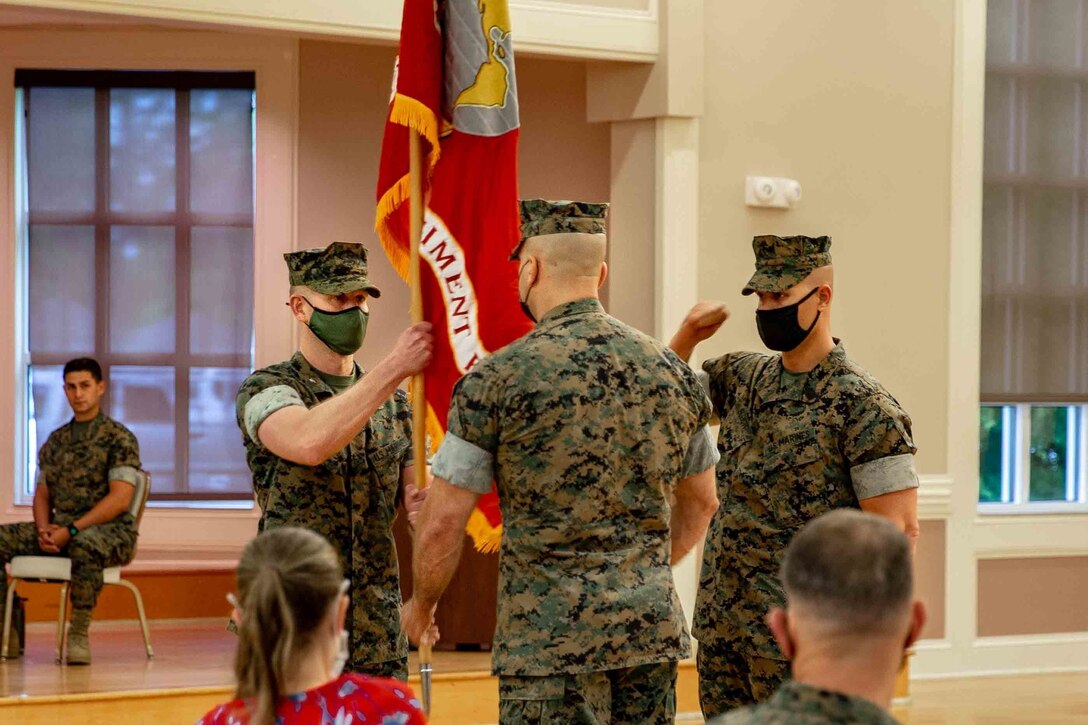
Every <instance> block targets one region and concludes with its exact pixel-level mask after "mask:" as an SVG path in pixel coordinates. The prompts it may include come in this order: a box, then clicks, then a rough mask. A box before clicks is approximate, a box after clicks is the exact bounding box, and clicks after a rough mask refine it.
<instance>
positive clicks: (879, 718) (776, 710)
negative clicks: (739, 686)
mask: <svg viewBox="0 0 1088 725" xmlns="http://www.w3.org/2000/svg"><path fill="white" fill-rule="evenodd" d="M842 723H850V725H897V721H896V719H895V718H893V717H892V716H891V715H889V714H888V712H887V711H885V710H883V709H881V708H880V707H879V706H877V705H876V703H873V702H870V701H868V700H866V699H864V698H861V697H851V696H849V695H843V694H840V693H837V692H828V691H827V690H820V689H817V688H815V687H810V686H808V685H802V684H799V683H796V682H787V683H786V684H784V685H783V686H782V687H781V688H780V689H779V690H778V691H777V692H775V693H774V695H773V696H772V697H771V698H770V699H769V700H768V701H767V702H765V703H763V704H762V705H755V706H753V707H746V708H743V709H741V710H734V711H732V712H730V713H728V714H727V715H723V716H722V717H716V718H714V719H713V720H709V721H707V725H842Z"/></svg>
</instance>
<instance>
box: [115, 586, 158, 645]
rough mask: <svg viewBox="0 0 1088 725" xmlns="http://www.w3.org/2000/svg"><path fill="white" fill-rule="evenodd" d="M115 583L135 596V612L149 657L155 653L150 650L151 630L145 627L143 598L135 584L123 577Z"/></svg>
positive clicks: (145, 617)
mask: <svg viewBox="0 0 1088 725" xmlns="http://www.w3.org/2000/svg"><path fill="white" fill-rule="evenodd" d="M117 583H118V584H120V585H121V586H123V587H124V588H125V589H128V590H129V591H130V592H132V596H133V597H135V598H136V612H137V614H139V616H140V629H141V630H142V631H143V633H144V647H145V648H146V649H147V658H148V659H151V658H152V657H154V656H155V653H154V652H153V651H152V650H151V632H150V630H149V629H148V627H147V614H146V613H145V612H144V599H143V597H141V596H140V590H139V589H137V588H136V585H135V584H133V583H132V582H130V581H125V580H124V579H118V580H117Z"/></svg>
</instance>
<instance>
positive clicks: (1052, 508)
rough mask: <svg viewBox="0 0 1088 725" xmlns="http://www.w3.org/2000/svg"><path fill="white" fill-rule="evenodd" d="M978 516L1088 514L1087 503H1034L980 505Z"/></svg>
mask: <svg viewBox="0 0 1088 725" xmlns="http://www.w3.org/2000/svg"><path fill="white" fill-rule="evenodd" d="M978 513H979V515H980V516H1038V515H1040V514H1044V515H1055V514H1057V515H1061V514H1088V503H1079V502H1076V503H1071V502H1066V501H1035V502H1031V503H980V504H979V505H978Z"/></svg>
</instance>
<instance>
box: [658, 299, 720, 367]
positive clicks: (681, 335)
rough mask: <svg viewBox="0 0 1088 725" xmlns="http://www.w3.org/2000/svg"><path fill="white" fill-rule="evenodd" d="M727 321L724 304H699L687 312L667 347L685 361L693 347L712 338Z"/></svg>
mask: <svg viewBox="0 0 1088 725" xmlns="http://www.w3.org/2000/svg"><path fill="white" fill-rule="evenodd" d="M728 319H729V308H728V307H726V306H725V304H724V303H722V302H699V303H697V304H696V305H695V306H694V307H692V308H691V309H690V310H689V311H688V314H687V316H686V317H684V321H683V322H681V323H680V329H679V330H677V331H676V334H675V335H673V338H672V342H670V343H669V347H670V348H672V351H673V352H675V353H676V354H677V355H679V356H680V357H681V358H682V359H683V360H685V361H687V360H688V359H689V358H690V357H691V353H692V351H694V350H695V346H696V345H698V344H699V343H700V342H702V341H703V340H706V339H708V338H710V337H712V336H713V335H714V333H715V332H717V331H718V328H720V327H721V326H722V325H723V324H724V323H725V321H726V320H728Z"/></svg>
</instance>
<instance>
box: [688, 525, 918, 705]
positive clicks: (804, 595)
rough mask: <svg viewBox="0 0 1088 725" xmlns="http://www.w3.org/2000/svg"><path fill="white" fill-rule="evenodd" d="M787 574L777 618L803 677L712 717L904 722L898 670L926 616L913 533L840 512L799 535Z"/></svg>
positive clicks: (776, 628)
mask: <svg viewBox="0 0 1088 725" xmlns="http://www.w3.org/2000/svg"><path fill="white" fill-rule="evenodd" d="M779 576H780V579H781V581H782V586H783V588H784V589H785V591H786V608H785V610H783V609H780V608H777V607H776V608H775V609H773V610H771V612H770V614H769V615H768V616H767V623H768V624H769V625H770V628H771V632H772V633H773V634H774V638H775V640H776V641H777V642H778V646H779V647H780V648H781V650H782V653H783V654H785V655H786V657H788V658H789V660H790V666H791V668H792V670H793V681H792V682H787V683H786V684H785V685H783V686H782V687H780V688H779V689H778V690H777V691H776V692H775V693H774V695H773V696H771V698H770V699H769V700H768V701H767V702H765V703H763V704H761V705H756V706H753V707H748V708H744V709H741V710H734V711H733V712H731V713H729V714H727V715H724V716H722V717H720V718H715V719H713V720H710V721H708V722H709V723H712V724H713V723H717V724H718V725H773V724H777V723H797V724H800V725H823V724H824V723H847V722H848V723H858V724H859V725H869V724H872V725H894V724H895V722H896V721H895V719H894V718H893V717H892V716H891V715H890V714H889V713H888V711H887V710H888V707H889V706H890V705H891V700H892V695H893V694H894V691H895V680H896V673H897V671H898V670H899V667H900V664H901V663H902V660H903V657H904V653H905V652H906V650H907V649H908V648H909V647H910V646H911V645H912V644H913V643H914V641H915V640H916V639H917V638H918V634H919V632H920V631H921V629H922V625H923V624H924V623H925V619H926V613H925V606H924V605H923V604H922V602H920V601H918V600H917V599H914V580H913V573H912V568H911V546H910V542H909V541H908V539H907V537H906V536H905V535H904V534H903V533H902V532H900V531H899V530H898V529H897V528H896V527H895V526H894V525H893V524H891V523H890V522H889V521H887V519H884V518H882V517H880V516H876V515H873V514H868V513H862V512H860V511H851V510H847V509H841V510H837V511H832V512H830V513H827V514H824V515H823V516H820V517H819V518H817V519H815V520H814V521H812V523H810V524H808V525H807V526H805V527H804V528H803V529H802V530H801V532H800V533H798V534H797V536H796V537H795V538H794V540H793V542H792V543H791V544H790V545H789V548H788V549H787V550H786V556H785V558H784V559H783V561H782V569H781V573H780V575H779Z"/></svg>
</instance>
